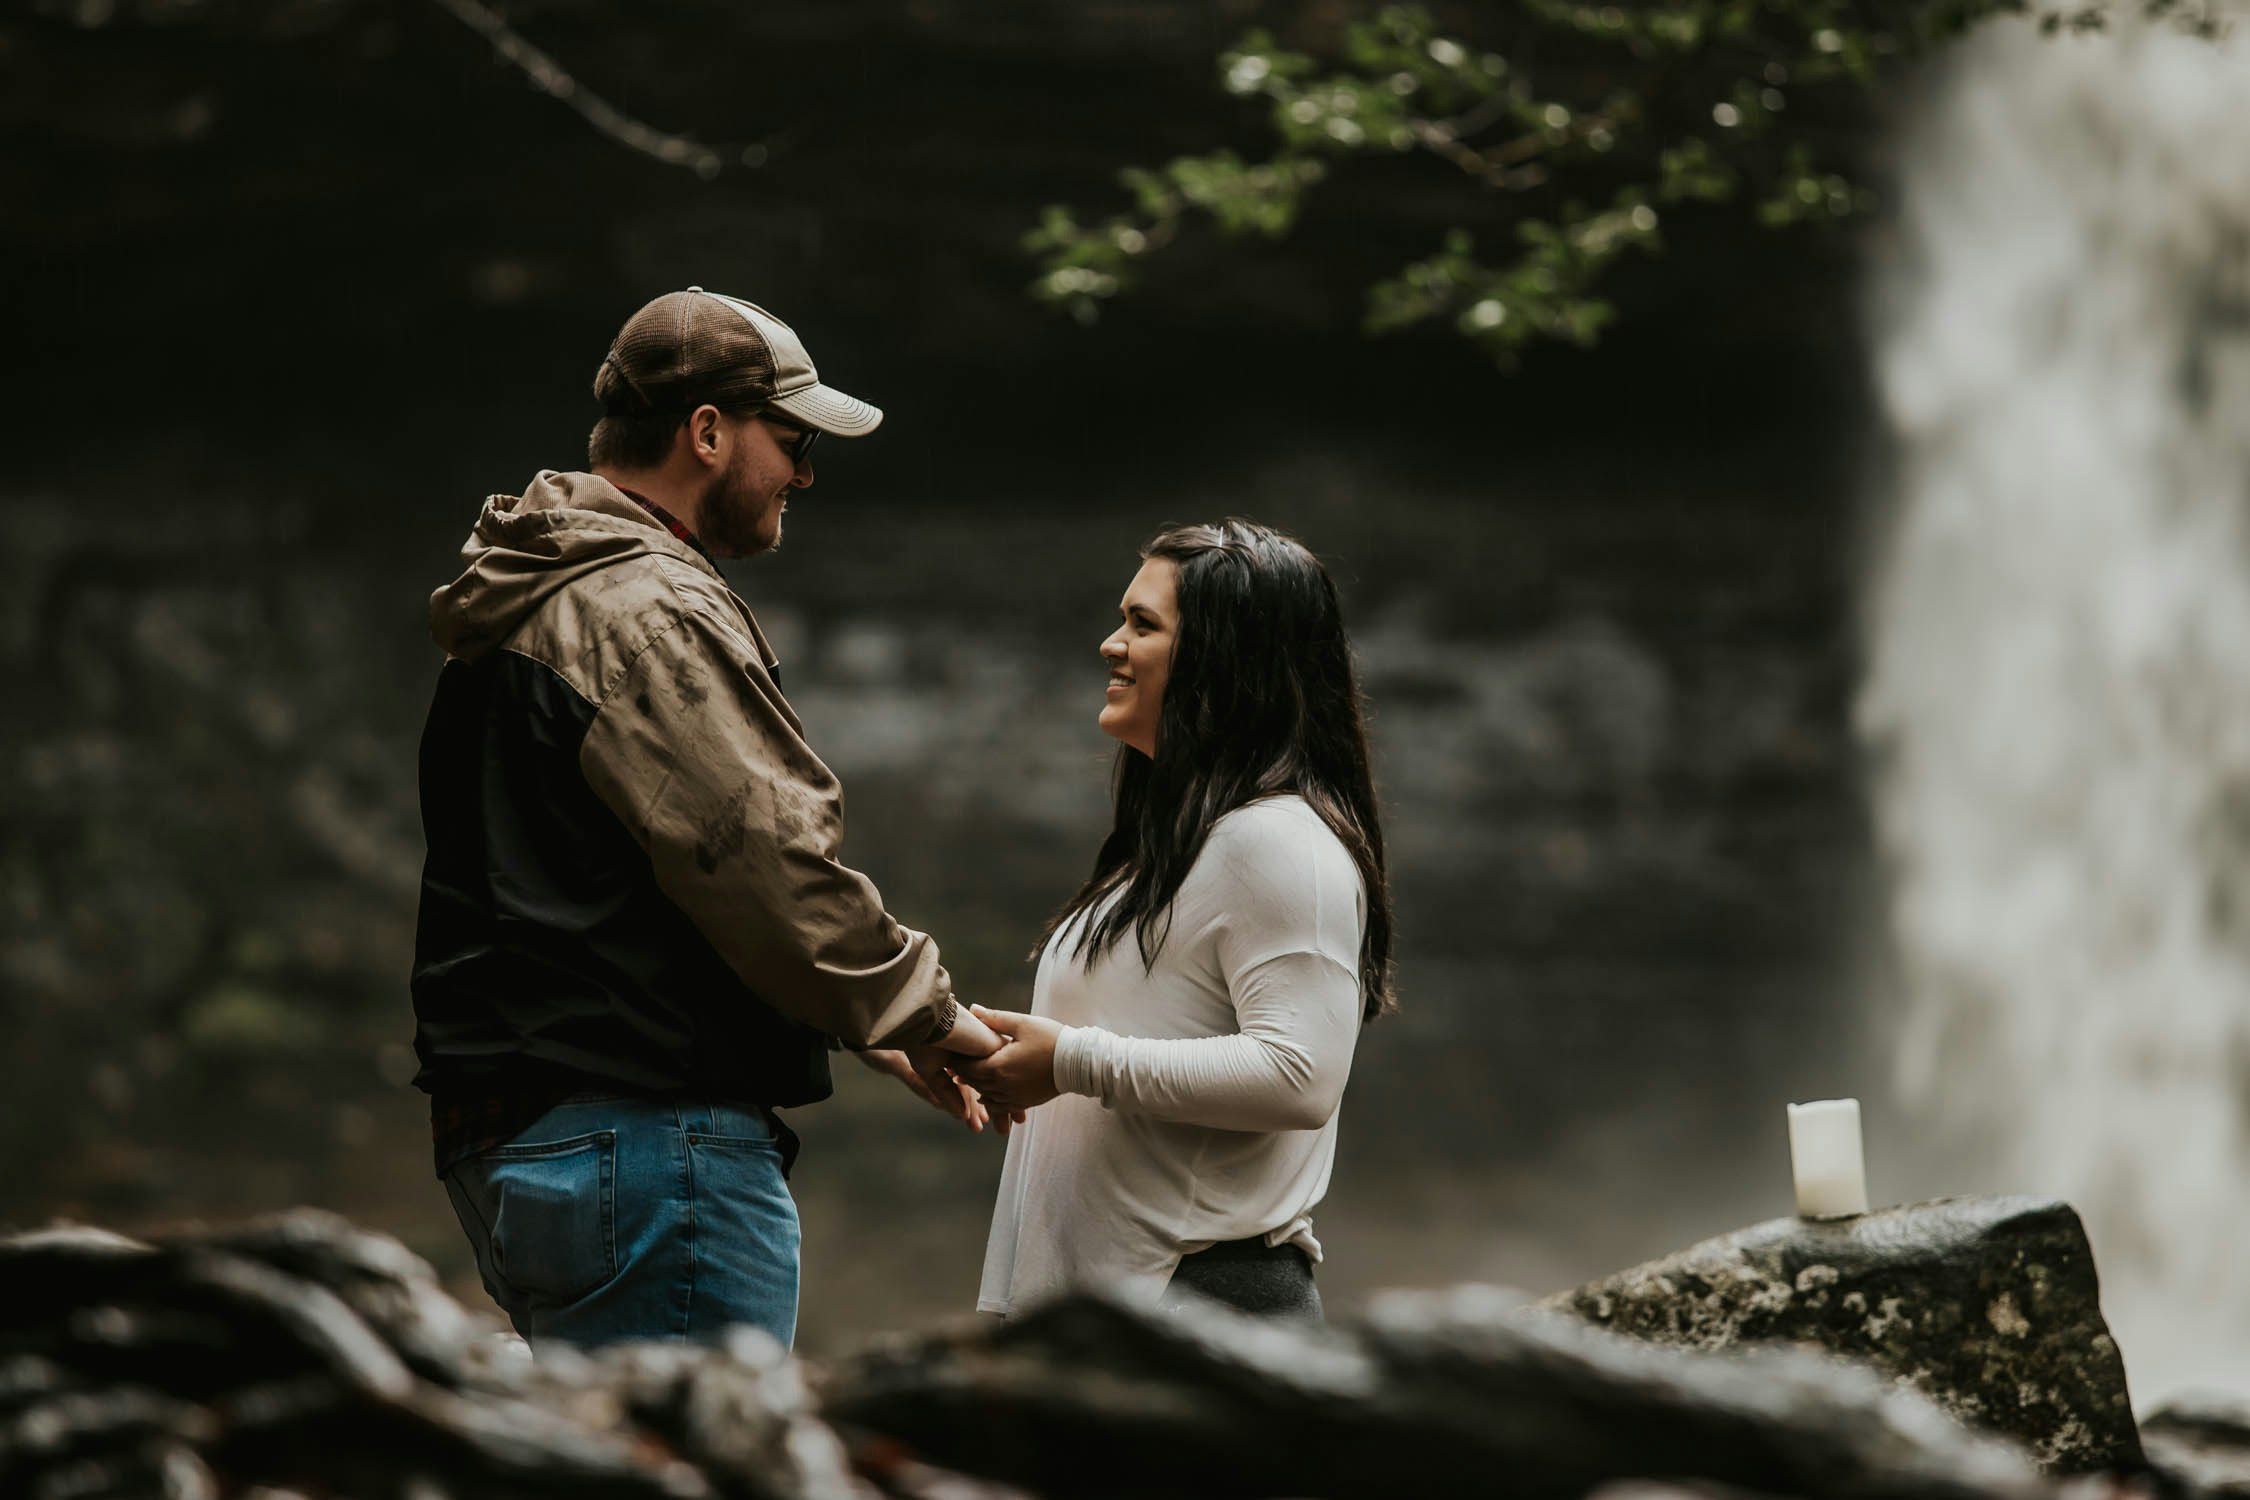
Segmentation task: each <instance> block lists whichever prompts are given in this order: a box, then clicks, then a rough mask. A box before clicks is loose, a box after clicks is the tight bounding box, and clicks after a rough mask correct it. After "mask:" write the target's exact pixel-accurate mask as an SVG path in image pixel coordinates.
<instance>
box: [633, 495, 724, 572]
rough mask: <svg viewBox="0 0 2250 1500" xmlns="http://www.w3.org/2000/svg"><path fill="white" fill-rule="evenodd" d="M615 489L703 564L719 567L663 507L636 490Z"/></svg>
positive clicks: (706, 550) (692, 535) (698, 542)
mask: <svg viewBox="0 0 2250 1500" xmlns="http://www.w3.org/2000/svg"><path fill="white" fill-rule="evenodd" d="M617 488H618V491H619V493H621V494H623V495H624V496H625V498H626V499H628V500H630V501H632V502H633V503H634V504H635V505H638V506H639V507H640V508H641V509H642V510H645V511H647V512H648V513H649V514H650V515H652V516H654V517H656V519H657V521H658V522H659V523H660V524H661V525H662V526H663V527H664V529H665V530H666V531H669V532H671V533H672V535H674V536H676V537H678V538H679V539H680V540H681V541H683V542H685V543H687V544H688V545H689V546H690V547H693V548H694V549H695V550H696V553H697V555H699V556H700V557H702V559H703V560H704V561H705V562H707V563H709V564H710V565H711V566H712V568H713V569H716V568H717V567H718V566H719V560H718V559H717V558H715V557H713V556H712V555H711V553H710V549H708V548H707V547H705V546H704V545H703V543H702V542H701V541H699V540H697V538H696V535H695V533H694V532H692V531H690V530H688V529H687V527H686V526H685V525H683V524H681V522H680V518H679V517H677V516H675V515H673V514H672V513H671V512H670V511H668V510H666V509H665V508H664V507H663V506H661V505H658V504H657V503H656V502H655V501H654V500H651V499H649V497H648V496H646V495H643V494H641V493H639V492H638V491H636V490H629V489H626V488H625V486H623V485H619V486H618V487H617Z"/></svg>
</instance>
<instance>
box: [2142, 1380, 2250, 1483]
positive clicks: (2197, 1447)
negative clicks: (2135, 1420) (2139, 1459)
mask: <svg viewBox="0 0 2250 1500" xmlns="http://www.w3.org/2000/svg"><path fill="white" fill-rule="evenodd" d="M2141 1447H2142V1449H2143V1451H2144V1452H2146V1453H2147V1455H2148V1462H2149V1467H2150V1468H2151V1469H2154V1470H2155V1471H2156V1473H2157V1475H2158V1476H2159V1477H2160V1478H2161V1479H2163V1480H2164V1482H2165V1484H2166V1486H2167V1487H2168V1488H2169V1489H2171V1490H2172V1491H2173V1492H2175V1493H2177V1494H2179V1495H2182V1496H2185V1497H2187V1500H2221V1497H2225V1500H2233V1497H2250V1403H2245V1402H2242V1401H2237V1400H2234V1399H2232V1398H2229V1397H2225V1396H2192V1397H2183V1398H2181V1399H2180V1400H2177V1401H2171V1402H2167V1403H2166V1404H2165V1405H2164V1406H2163V1407H2161V1408H2159V1409H2158V1410H2157V1411H2155V1412H2153V1413H2151V1414H2150V1415H2148V1416H2146V1417H2144V1418H2142V1419H2141Z"/></svg>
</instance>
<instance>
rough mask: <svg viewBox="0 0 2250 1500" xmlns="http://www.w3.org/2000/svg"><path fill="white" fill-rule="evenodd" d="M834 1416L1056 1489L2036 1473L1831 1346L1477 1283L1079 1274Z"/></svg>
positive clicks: (942, 1339)
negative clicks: (1666, 1343) (1298, 1291)
mask: <svg viewBox="0 0 2250 1500" xmlns="http://www.w3.org/2000/svg"><path fill="white" fill-rule="evenodd" d="M826 1405H827V1408H828V1411H829V1414H830V1415H831V1416H832V1417H833V1418H834V1419H835V1420H837V1421H838V1422H839V1423H848V1424H853V1425H857V1426H861V1427H865V1428H869V1429H872V1430H874V1431H877V1432H881V1433H883V1434H886V1435H888V1436H890V1437H892V1438H894V1439H897V1440H899V1441H901V1442H903V1443H905V1444H907V1445H908V1446H909V1447H911V1448H912V1449H913V1450H914V1451H916V1452H917V1453H919V1454H921V1455H922V1456H925V1457H927V1458H931V1459H934V1460H936V1461H937V1462H938V1463H941V1464H943V1465H945V1466H947V1467H950V1468H954V1469H960V1470H964V1471H967V1472H971V1473H978V1474H987V1475H992V1476H995V1477H998V1478H1001V1479H1004V1480H1008V1481H1011V1482H1013V1483H1016V1484H1020V1485H1023V1486H1025V1487H1026V1488H1028V1489H1031V1490H1034V1491H1038V1492H1041V1493H1045V1494H1054V1495H1064V1494H1068V1495H1081V1496H1126V1495H1151V1494H1172V1495H1199V1496H1241V1497H1250V1496H1261V1495H1276V1494H1280V1495H1319V1496H1324V1497H1327V1500H1359V1497H1367V1500H1374V1497H1377V1496H1381V1497H1392V1496H1397V1495H1400V1494H1405V1493H1420V1494H1431V1495H1446V1494H1452V1493H1460V1494H1498V1493H1504V1494H1508V1495H1511V1496H1518V1497H1524V1500H1539V1497H1555V1500H1561V1497H1565V1496H1573V1497H1574V1496H1580V1495H1584V1494H1587V1493H1588V1492H1589V1491H1591V1490H1593V1489H1595V1488H1597V1487H1598V1486H1600V1485H1601V1484H1602V1483H1603V1482H1605V1481H1608V1480H1613V1479H1623V1478H1629V1477H1633V1476H1650V1475H1655V1476H1664V1477H1665V1478H1667V1479H1668V1480H1672V1481H1682V1480H1689V1481H1694V1480H1700V1481H1709V1482H1711V1483H1713V1484H1717V1485H1720V1486H1725V1487H1729V1488H1736V1489H1744V1490H1753V1491H1759V1492H1763V1493H1766V1494H1769V1495H1806V1496H1811V1495H1821V1496H1834V1497H1839V1500H1878V1497H1894V1496H1895V1497H1901V1500H1903V1497H1907V1496H1918V1497H1923V1500H1941V1497H1962V1500H1966V1497H1971V1496H1980V1497H1988V1500H1997V1497H2002V1496H2025V1497H2028V1496H2031V1495H2034V1494H2038V1493H2041V1492H2042V1491H2041V1490H2040V1487H2039V1485H2038V1484H2037V1482H2036V1480H2035V1477H2034V1473H2033V1471H2032V1469H2031V1467H2030V1465H2029V1464H2028V1463H2027V1462H2026V1461H2025V1460H2024V1459H2023V1458H2022V1457H2021V1456H2020V1455H2019V1454H2018V1453H2017V1452H2016V1450H2014V1449H2013V1448H2011V1447H2008V1446H2006V1445H2004V1444H2001V1443H1998V1442H1995V1441H1992V1440H1989V1439H1985V1438H1981V1437H1977V1436H1974V1435H1972V1434H1970V1433H1968V1432H1967V1431H1965V1430H1963V1429H1962V1428H1960V1427H1959V1426H1957V1425H1955V1424H1954V1423H1953V1422H1951V1421H1950V1420H1948V1419H1947V1418H1946V1417H1945V1416H1944V1415H1943V1414H1942V1413H1940V1412H1938V1411H1937V1410H1936V1409H1935V1408H1934V1407H1932V1406H1930V1405H1929V1404H1928V1403H1927V1402H1925V1401H1923V1400H1922V1399H1921V1398H1919V1397H1917V1396H1914V1395H1912V1394H1910V1393H1907V1392H1903V1391H1899V1390H1896V1389H1894V1388H1892V1387H1890V1386H1889V1385H1888V1384H1887V1383H1885V1382H1883V1381H1882V1380H1880V1379H1878V1378H1877V1377H1875V1376H1873V1375H1871V1374H1869V1373H1868V1372H1865V1371H1861V1370H1856V1369H1852V1368H1850V1367H1847V1366H1844V1365H1840V1364H1838V1363H1836V1362H1834V1361H1830V1360H1825V1359H1820V1358H1817V1357H1812V1356H1805V1355H1797V1354H1791V1353H1786V1352H1776V1353H1771V1354H1768V1355H1765V1356H1763V1357H1760V1358H1756V1359H1742V1358H1724V1357H1711V1356H1697V1355H1687V1354H1680V1353H1674V1352H1671V1351H1666V1350H1659V1349H1650V1348H1647V1347H1645V1346H1643V1345H1640V1344H1637V1343H1635V1342H1633V1341H1631V1340H1627V1339H1622V1338H1618V1337H1615V1336H1612V1335H1607V1334H1603V1333H1600V1332H1597V1331H1594V1330H1591V1329H1587V1328H1584V1327H1581V1326H1579V1325H1577V1324H1575V1323H1573V1322H1571V1321H1569V1320H1567V1319H1562V1318H1554V1317H1542V1316H1536V1315H1535V1316H1530V1317H1526V1316H1523V1315H1522V1314H1521V1313H1520V1312H1517V1311H1514V1310H1512V1309H1511V1308H1509V1307H1508V1306H1507V1305H1506V1304H1505V1303H1503V1302H1502V1301H1501V1300H1500V1299H1498V1298H1496V1297H1492V1296H1489V1295H1480V1294H1479V1293H1478V1292H1476V1291H1475V1290H1474V1289H1471V1290H1469V1291H1465V1292H1461V1293H1454V1294H1415V1295H1411V1296H1409V1295H1394V1296H1392V1297H1389V1298H1386V1299H1383V1300H1382V1301H1381V1302H1380V1303H1379V1304H1378V1305H1377V1306H1376V1307H1375V1308H1374V1309H1373V1310H1372V1311H1371V1313H1370V1315H1369V1316H1368V1318H1367V1319H1366V1320H1365V1321H1364V1323H1362V1324H1360V1325H1359V1326H1357V1327H1351V1328H1319V1327H1296V1326H1284V1325H1278V1324H1273V1323H1261V1322H1253V1321H1251V1320H1248V1319H1244V1318H1239V1317H1236V1316H1235V1315H1233V1314H1231V1313H1228V1312H1225V1311H1224V1310H1222V1309H1218V1308H1208V1309H1205V1310H1203V1311H1201V1312H1199V1313H1198V1314H1196V1315H1195V1316H1194V1317H1193V1318H1192V1319H1191V1318H1170V1317H1162V1316H1156V1315H1151V1314H1149V1313H1146V1312H1142V1311H1139V1310H1136V1309H1134V1308H1131V1307H1129V1306H1126V1305H1124V1304H1122V1303H1119V1302H1117V1301H1114V1300H1111V1299H1108V1298H1105V1297H1100V1296H1078V1297H1073V1298H1070V1299H1067V1300H1064V1301H1060V1302H1056V1303H1053V1304H1050V1305H1049V1306H1047V1307H1045V1308H1042V1309H1039V1310H1036V1311H1034V1312H1031V1313H1029V1314H1026V1315H1024V1316H1022V1317H1020V1318H1017V1319H1013V1320H1011V1321H1010V1322H1008V1323H1007V1324H1005V1325H1003V1326H1001V1327H999V1328H996V1329H985V1328H978V1329H974V1330H967V1331H963V1332H959V1333H954V1334H950V1335H935V1336H930V1337H925V1338H919V1339H912V1340H907V1341H903V1342H900V1343H897V1344H895V1345H893V1346H891V1347H889V1348H887V1349H883V1350H878V1351H875V1352H872V1353H869V1354H867V1355H864V1356H862V1357H860V1358H859V1359H857V1360H854V1361H851V1362H849V1363H847V1364H846V1365H844V1366H843V1367H841V1368H840V1369H839V1370H838V1371H837V1372H836V1375H835V1377H834V1379H833V1380H832V1382H831V1383H830V1385H829V1388H828V1391H827V1395H826Z"/></svg>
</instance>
